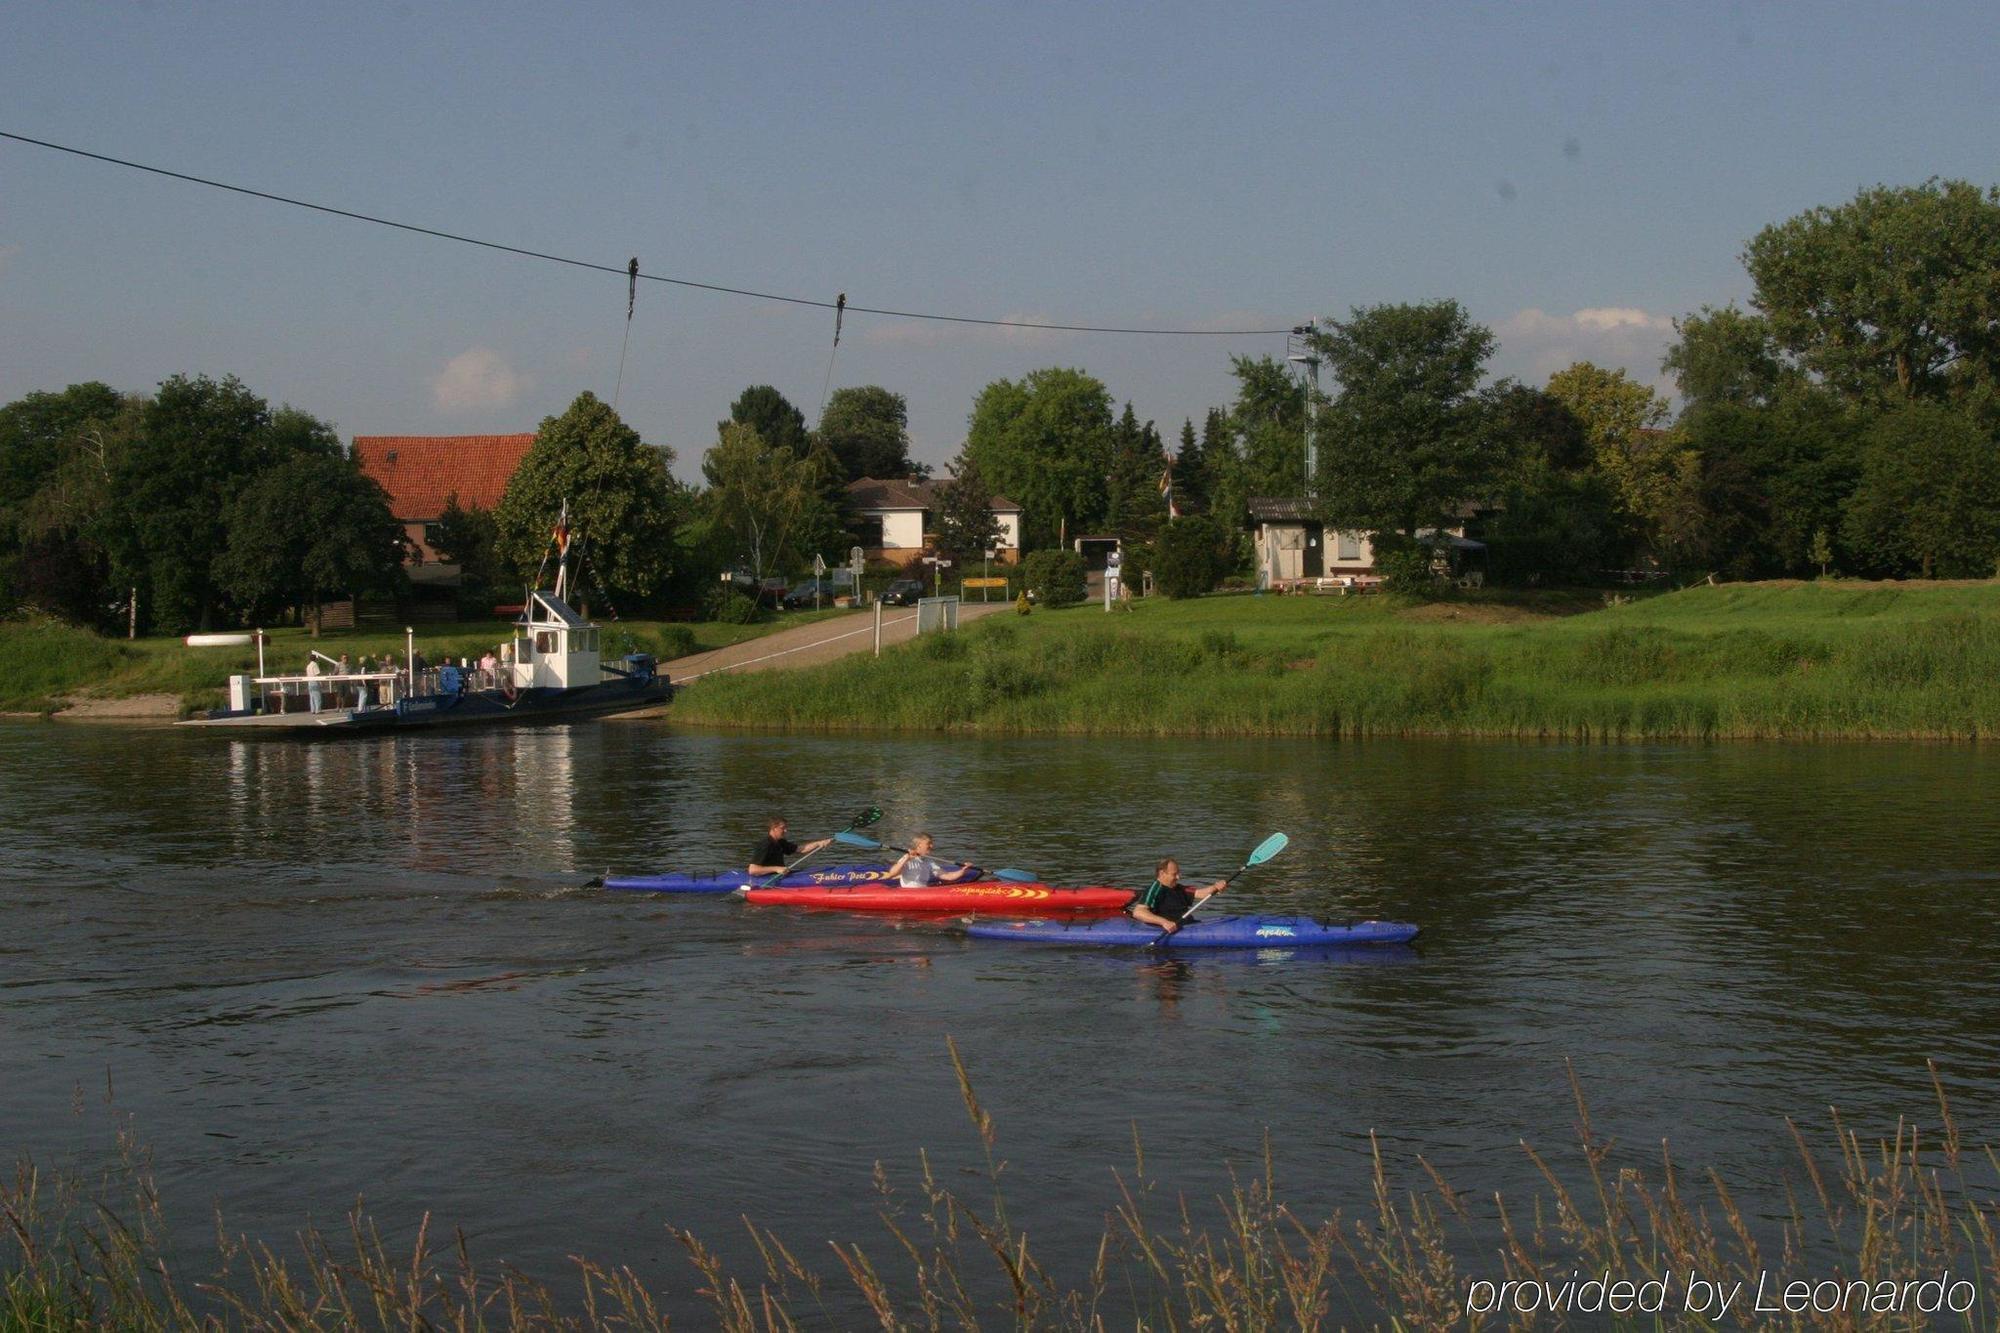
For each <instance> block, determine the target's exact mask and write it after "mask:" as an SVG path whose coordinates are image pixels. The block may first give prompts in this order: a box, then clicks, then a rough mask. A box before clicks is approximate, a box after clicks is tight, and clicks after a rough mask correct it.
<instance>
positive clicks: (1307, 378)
mask: <svg viewBox="0 0 2000 1333" xmlns="http://www.w3.org/2000/svg"><path fill="white" fill-rule="evenodd" d="M1318 333H1319V324H1318V323H1317V322H1316V321H1314V320H1310V319H1309V320H1307V321H1306V322H1305V323H1303V324H1300V325H1297V326H1295V327H1294V328H1293V329H1292V333H1291V336H1290V337H1289V338H1287V339H1286V340H1285V360H1286V361H1289V362H1290V363H1291V364H1292V365H1293V366H1295V367H1297V368H1298V369H1297V374H1298V377H1299V388H1300V390H1301V391H1302V392H1303V393H1304V395H1305V412H1304V414H1303V416H1302V417H1301V419H1300V422H1299V427H1300V430H1301V431H1302V432H1303V434H1304V437H1305V440H1304V443H1305V455H1306V495H1307V496H1308V497H1310V496H1311V495H1312V493H1313V486H1314V483H1315V482H1316V481H1317V480H1318V478H1317V476H1316V475H1315V474H1316V472H1317V470H1318V469H1317V468H1316V467H1315V466H1314V463H1315V461H1316V460H1315V459H1314V457H1313V402H1314V401H1315V400H1316V399H1317V398H1318V397H1319V348H1318V347H1317V346H1315V345H1314V342H1313V339H1314V338H1315V337H1316V336H1317V335H1318Z"/></svg>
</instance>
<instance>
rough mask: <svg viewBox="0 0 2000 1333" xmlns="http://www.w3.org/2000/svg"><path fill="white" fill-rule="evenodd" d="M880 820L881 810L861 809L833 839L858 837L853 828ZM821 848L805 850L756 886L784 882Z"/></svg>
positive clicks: (866, 842) (868, 840)
mask: <svg viewBox="0 0 2000 1333" xmlns="http://www.w3.org/2000/svg"><path fill="white" fill-rule="evenodd" d="M881 822H882V812H881V810H879V809H877V808H876V807H875V806H872V805H871V806H869V807H868V808H867V809H866V810H863V811H862V812H861V813H860V814H858V815H856V816H855V817H854V818H852V819H850V820H848V821H847V827H846V828H844V829H842V830H840V832H838V833H836V834H834V835H833V841H835V842H848V841H849V840H850V839H852V838H860V837H861V835H860V834H858V833H855V832H854V830H855V829H858V828H867V827H868V826H869V825H871V824H879V823H881ZM851 845H876V846H879V845H880V844H878V843H875V840H874V839H873V838H861V842H860V843H859V844H851ZM823 850H825V849H824V848H814V849H813V850H812V851H810V852H807V853H806V854H805V855H804V856H801V857H800V858H799V859H798V860H796V861H794V862H792V863H791V864H790V865H788V866H786V867H785V868H784V870H783V871H781V872H779V873H778V874H775V875H773V876H771V877H770V878H769V879H767V880H765V881H764V882H763V883H762V884H760V885H758V886H757V887H758V888H761V889H768V888H770V887H771V886H773V885H775V884H780V883H782V882H784V878H785V876H786V875H789V874H791V873H792V872H793V871H794V870H797V869H798V868H799V867H800V866H802V865H804V864H805V863H806V862H808V861H810V860H812V859H813V857H815V856H817V855H819V853H820V852H821V851H823Z"/></svg>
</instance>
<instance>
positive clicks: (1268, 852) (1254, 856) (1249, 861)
mask: <svg viewBox="0 0 2000 1333" xmlns="http://www.w3.org/2000/svg"><path fill="white" fill-rule="evenodd" d="M1291 841H1292V840H1291V839H1290V838H1288V837H1286V836H1285V835H1284V834H1282V833H1273V834H1272V835H1271V836H1270V837H1268V838H1266V839H1264V841H1262V842H1260V843H1258V844H1257V850H1256V851H1254V852H1252V853H1250V855H1249V857H1248V858H1246V859H1245V860H1244V862H1243V864H1242V865H1240V866H1238V867H1236V869H1235V870H1233V871H1231V872H1230V873H1229V874H1228V875H1227V876H1226V877H1225V878H1224V879H1223V881H1222V888H1223V889H1226V888H1228V887H1229V882H1230V880H1233V879H1235V878H1236V877H1237V876H1238V875H1240V874H1242V873H1243V872H1244V871H1246V870H1248V869H1249V868H1250V867H1251V866H1260V865H1263V864H1264V863H1265V862H1266V861H1268V860H1270V859H1271V858H1272V857H1274V856H1276V855H1277V854H1278V853H1279V852H1282V851H1284V850H1285V848H1286V847H1288V846H1290V845H1291ZM1221 892H1222V889H1217V890H1216V891H1215V893H1221ZM1215 893H1211V894H1209V895H1208V898H1213V897H1214V896H1215ZM1208 898H1198V899H1196V900H1195V904H1194V906H1192V907H1190V908H1188V909H1187V911H1186V913H1185V914H1183V915H1182V917H1181V924H1183V925H1185V924H1186V923H1187V919H1188V917H1191V916H1193V915H1194V914H1195V913H1196V912H1199V911H1200V910H1201V905H1202V904H1203V903H1205V902H1207V901H1208ZM1172 934H1174V932H1173V931H1171V930H1163V931H1161V932H1160V934H1159V937H1158V938H1156V939H1155V940H1154V941H1153V943H1152V944H1149V945H1147V946H1146V947H1147V948H1149V949H1150V948H1153V947H1154V946H1155V945H1159V944H1163V943H1165V942H1166V939H1167V937H1168V936H1170V935H1172Z"/></svg>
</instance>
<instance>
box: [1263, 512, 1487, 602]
mask: <svg viewBox="0 0 2000 1333" xmlns="http://www.w3.org/2000/svg"><path fill="white" fill-rule="evenodd" d="M1463 512H1464V516H1465V517H1466V518H1471V517H1472V516H1473V515H1474V514H1476V513H1479V512H1482V511H1481V510H1480V509H1478V508H1477V507H1475V506H1471V505H1468V506H1466V508H1465V510H1464V511H1463ZM1435 531H1436V529H1434V528H1419V529H1418V530H1417V536H1419V537H1429V536H1431V535H1432V534H1433V533H1434V532H1435ZM1250 533H1251V537H1252V539H1253V540H1254V541H1255V542H1256V544H1257V586H1258V587H1260V588H1273V587H1280V586H1284V585H1288V584H1293V583H1297V582H1299V581H1300V580H1302V579H1318V578H1337V577H1340V576H1342V575H1349V576H1352V575H1360V574H1373V573H1375V544H1374V542H1372V541H1371V540H1369V535H1368V534H1367V533H1365V532H1341V531H1337V530H1335V531H1329V530H1328V529H1327V527H1326V525H1325V524H1324V523H1321V522H1320V521H1319V520H1318V519H1317V518H1315V517H1313V510H1312V502H1311V501H1309V500H1305V499H1300V498H1296V497H1289V496H1279V497H1274V496H1253V497H1252V498H1251V500H1250ZM1443 544H1444V545H1448V546H1450V547H1452V548H1454V550H1456V551H1459V552H1467V553H1469V552H1473V551H1483V550H1485V549H1486V547H1485V544H1484V543H1483V542H1476V541H1472V540H1470V539H1468V538H1467V537H1466V535H1465V525H1464V523H1463V522H1461V523H1460V524H1459V526H1457V527H1455V528H1447V529H1445V534H1444V539H1443ZM1455 558H1457V557H1455Z"/></svg>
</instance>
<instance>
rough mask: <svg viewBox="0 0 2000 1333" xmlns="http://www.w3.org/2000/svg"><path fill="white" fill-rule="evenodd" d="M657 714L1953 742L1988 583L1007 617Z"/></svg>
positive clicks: (1974, 713)
mask: <svg viewBox="0 0 2000 1333" xmlns="http://www.w3.org/2000/svg"><path fill="white" fill-rule="evenodd" d="M675 716H676V717H677V718H679V719H682V720H685V721H695V722H704V723H712V724H717V725H738V724H748V725H770V726H779V727H790V728H801V729H812V728H821V729H828V730H841V729H856V728H877V727H883V728H892V729H908V730H927V731H930V730H946V731H989V732H1002V733H1005V732H1043V733H1072V734H1099V735H1207V736H1244V735H1282V736H1366V735H1479V736H1517V737H1575V738H1588V739H1645V738H1723V737H1741V738H1749V737H1772V738H1779V737H1782V738H1833V737H1856V738H1862V737H1882V738H1890V737H1904V738H1931V739H1966V738H1975V737H1980V736H1985V735H1991V734H1994V733H1996V731H2000V584H1994V583H1938V584H1921V583H1898V584H1869V583H1848V582H1842V583H1825V584H1820V583H1761V584H1741V585H1725V586H1721V587H1697V588H1692V589H1688V590H1686V591H1682V592H1677V593H1670V594H1664V595H1657V596H1651V597H1643V598H1637V599H1634V600H1631V601H1629V602H1625V603H1622V604H1617V605H1606V604H1605V600H1604V598H1603V596H1602V595H1601V594H1561V593H1544V594H1533V595H1525V596H1524V595H1519V594H1514V595H1509V594H1504V593H1490V594H1485V595H1478V596H1472V597H1467V598H1464V599H1459V600H1454V601H1448V602H1441V603H1431V604H1413V603H1408V602H1402V601H1399V600H1397V599H1394V598H1311V597H1251V596H1218V597H1208V598H1202V599H1199V600H1196V601H1192V602H1167V601H1163V600H1148V601H1145V602H1141V603H1139V604H1138V606H1137V607H1136V608H1135V609H1134V610H1132V611H1131V612H1129V613H1112V614H1109V615H1107V614H1106V613H1105V612H1104V611H1103V610H1102V609H1101V608H1097V607H1080V608H1073V609H1069V610H1064V611H1055V612H1047V611H1038V612H1036V613H1035V614H1034V615H1032V616H1029V617H1028V618H1026V619H1021V618H1019V617H1017V616H1014V615H1011V614H1006V613H1002V614H1001V615H998V616H993V617H989V618H988V619H985V620H982V621H980V622H978V623H977V624H974V625H971V626H968V627H967V628H966V629H965V630H963V631H961V632H960V633H958V634H956V635H944V636H935V637H931V638H926V639H924V640H920V641H919V642H917V643H916V644H913V645H909V646H906V647H903V648H899V649H896V650H894V651H891V652H888V653H885V654H884V655H883V656H882V658H881V659H879V660H876V659H873V658H867V657H861V658H850V659H846V660H843V661H840V662H836V663H832V664H828V665H824V666H818V667H809V668H804V669H802V670H799V671H793V672H784V673H765V674H761V675H743V676H734V677H719V678H712V679H709V680H704V681H702V682H700V684H699V685H696V686H693V687H691V688H690V689H689V690H687V691H686V692H685V693H684V694H683V695H681V696H680V698H679V699H678V700H677V702H676V706H675Z"/></svg>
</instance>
